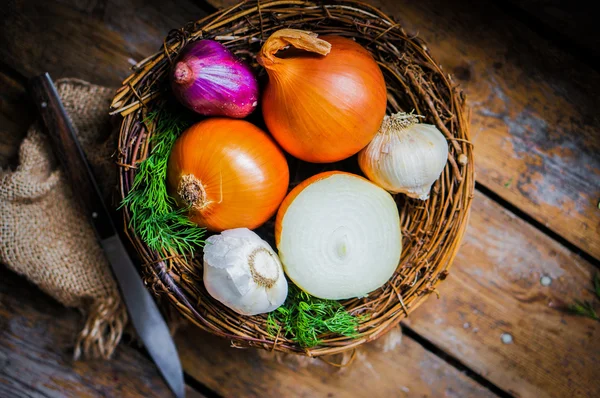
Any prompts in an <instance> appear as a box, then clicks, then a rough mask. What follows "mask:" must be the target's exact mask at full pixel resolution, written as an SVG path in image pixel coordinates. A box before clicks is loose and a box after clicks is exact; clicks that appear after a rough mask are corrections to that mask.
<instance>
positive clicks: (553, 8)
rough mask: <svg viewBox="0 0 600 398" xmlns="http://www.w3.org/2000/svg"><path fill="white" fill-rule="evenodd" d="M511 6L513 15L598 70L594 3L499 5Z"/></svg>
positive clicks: (550, 0)
mask: <svg viewBox="0 0 600 398" xmlns="http://www.w3.org/2000/svg"><path fill="white" fill-rule="evenodd" d="M507 3H510V4H511V5H512V7H511V10H510V11H513V12H511V15H515V14H516V15H517V16H519V17H521V18H526V19H527V20H528V21H529V22H532V23H535V24H536V30H537V28H538V27H539V28H540V30H542V31H543V33H544V34H548V35H549V36H550V37H552V39H553V40H560V41H561V44H562V45H563V46H569V47H571V48H572V49H573V50H575V51H576V52H578V53H579V54H577V55H579V56H580V58H581V59H583V60H589V61H592V62H593V64H594V66H595V67H598V63H597V62H598V60H599V59H600V35H598V34H597V33H596V30H597V29H596V24H597V17H596V15H597V13H595V12H594V6H593V4H594V3H591V2H589V1H587V0H571V1H568V2H566V1H561V0H509V1H508V2H504V1H501V2H500V3H499V5H500V6H501V7H502V6H507V5H508V4H507Z"/></svg>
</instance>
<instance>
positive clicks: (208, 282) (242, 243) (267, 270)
mask: <svg viewBox="0 0 600 398" xmlns="http://www.w3.org/2000/svg"><path fill="white" fill-rule="evenodd" d="M204 286H206V290H207V291H208V293H209V294H210V295H211V296H212V297H214V298H215V299H217V300H219V301H220V302H221V303H223V304H225V305H226V306H227V307H229V308H231V309H232V310H234V311H235V312H237V313H239V314H242V315H256V314H262V313H265V312H271V311H273V310H274V309H276V308H277V307H279V306H280V305H282V304H283V302H284V301H285V298H286V297H287V292H288V284H287V280H286V279H285V275H284V273H283V269H282V267H281V262H280V261H279V257H277V254H276V253H275V252H274V251H273V249H271V246H269V244H268V243H267V242H265V241H264V240H262V239H261V238H260V237H259V236H258V235H257V234H256V233H254V232H252V231H251V230H249V229H247V228H236V229H229V230H226V231H223V232H222V233H221V234H220V235H213V236H211V237H209V238H208V239H207V240H206V245H205V247H204Z"/></svg>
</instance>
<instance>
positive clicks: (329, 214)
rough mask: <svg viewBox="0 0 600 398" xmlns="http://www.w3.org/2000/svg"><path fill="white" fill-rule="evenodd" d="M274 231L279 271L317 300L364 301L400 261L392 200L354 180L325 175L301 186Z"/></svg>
mask: <svg viewBox="0 0 600 398" xmlns="http://www.w3.org/2000/svg"><path fill="white" fill-rule="evenodd" d="M275 228H276V230H275V237H276V242H277V248H278V250H279V257H280V259H281V262H282V264H283V268H284V271H285V272H286V274H287V275H288V277H289V278H290V279H291V280H292V281H293V282H294V283H295V284H296V285H297V286H298V287H300V288H301V289H302V290H304V291H306V292H307V293H309V294H311V295H313V296H316V297H320V298H325V299H334V300H340V299H346V298H352V297H363V296H365V295H367V294H368V293H369V292H372V291H373V290H376V289H377V288H379V287H381V286H382V285H383V284H385V283H386V282H387V281H388V280H389V279H390V277H391V276H392V275H393V273H394V271H395V270H396V267H397V266H398V263H399V261H400V254H401V251H402V240H401V239H402V238H401V233H400V218H399V215H398V208H397V207H396V203H395V202H394V199H393V198H392V196H391V195H390V194H389V193H388V192H386V191H385V190H384V189H382V188H380V187H378V186H377V185H375V184H373V183H371V182H370V181H368V180H366V179H364V178H362V177H359V176H357V175H354V174H350V173H344V172H337V171H334V172H327V173H321V174H318V175H316V176H314V177H311V178H309V179H308V180H306V181H304V182H302V183H301V184H300V185H298V186H297V187H295V188H294V189H293V190H292V191H291V192H290V193H289V194H288V196H287V197H286V198H285V200H284V201H283V203H282V205H281V207H280V209H279V212H278V213H277V220H276V227H275Z"/></svg>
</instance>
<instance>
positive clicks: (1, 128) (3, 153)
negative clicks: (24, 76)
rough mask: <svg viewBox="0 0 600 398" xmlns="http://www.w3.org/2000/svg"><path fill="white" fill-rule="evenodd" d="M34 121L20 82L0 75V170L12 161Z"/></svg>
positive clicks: (32, 110)
mask: <svg viewBox="0 0 600 398" xmlns="http://www.w3.org/2000/svg"><path fill="white" fill-rule="evenodd" d="M34 119H35V108H34V107H33V104H32V103H31V101H30V100H29V98H28V96H27V93H26V92H25V89H24V87H23V86H22V84H21V82H19V81H17V80H15V79H14V78H11V77H10V76H8V75H5V74H2V73H0V168H4V167H7V166H8V164H9V161H10V160H14V159H15V158H16V155H17V151H18V149H19V144H20V143H21V141H22V140H23V138H24V137H25V133H26V132H27V129H28V128H29V126H30V125H31V123H32V122H33V120H34Z"/></svg>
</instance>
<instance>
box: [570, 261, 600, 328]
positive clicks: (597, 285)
mask: <svg viewBox="0 0 600 398" xmlns="http://www.w3.org/2000/svg"><path fill="white" fill-rule="evenodd" d="M593 285H594V294H595V295H596V298H597V299H598V300H600V273H596V274H595V275H594V280H593ZM569 311H570V312H571V313H572V314H575V315H579V316H585V317H587V318H591V319H595V320H596V321H600V316H598V313H597V312H596V310H595V309H594V304H592V302H591V301H580V300H575V302H574V303H573V304H571V305H570V306H569Z"/></svg>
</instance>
